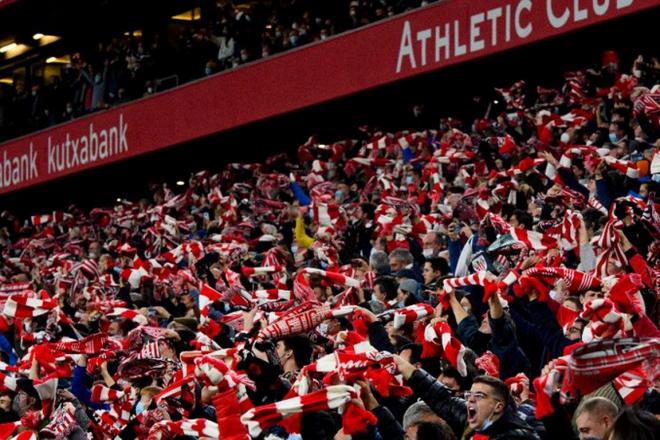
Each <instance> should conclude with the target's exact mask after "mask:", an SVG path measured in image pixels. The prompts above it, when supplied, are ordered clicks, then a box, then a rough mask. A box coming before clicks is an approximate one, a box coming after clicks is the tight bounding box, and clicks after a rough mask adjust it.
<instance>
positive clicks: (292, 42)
mask: <svg viewBox="0 0 660 440" xmlns="http://www.w3.org/2000/svg"><path fill="white" fill-rule="evenodd" d="M289 42H290V43H291V44H292V45H294V46H295V45H296V43H297V42H298V37H297V36H295V35H291V36H290V37H289Z"/></svg>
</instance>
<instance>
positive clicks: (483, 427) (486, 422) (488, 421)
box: [476, 410, 495, 432]
mask: <svg viewBox="0 0 660 440" xmlns="http://www.w3.org/2000/svg"><path fill="white" fill-rule="evenodd" d="M494 413H495V410H493V412H492V413H491V414H490V415H489V416H488V418H487V419H486V420H484V423H483V424H482V425H481V428H478V429H476V431H477V432H483V431H485V430H487V429H488V428H490V426H491V425H492V424H493V420H492V419H491V417H493V414H494Z"/></svg>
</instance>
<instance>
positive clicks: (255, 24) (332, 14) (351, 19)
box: [0, 0, 432, 140]
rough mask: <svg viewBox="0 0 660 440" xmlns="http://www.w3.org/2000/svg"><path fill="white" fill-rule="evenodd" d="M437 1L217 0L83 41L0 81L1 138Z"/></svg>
mask: <svg viewBox="0 0 660 440" xmlns="http://www.w3.org/2000/svg"><path fill="white" fill-rule="evenodd" d="M429 3H432V1H419V0H378V1H367V0H362V1H357V0H352V1H348V0H341V1H333V2H316V1H311V0H302V1H300V0H299V1H295V0H273V1H271V2H269V3H268V2H264V3H257V4H255V5H249V4H247V5H241V4H238V3H237V2H230V1H225V2H218V4H217V7H216V9H215V10H214V11H212V12H209V14H208V17H206V16H205V17H204V20H202V21H200V22H199V24H196V25H194V26H192V27H186V28H182V29H181V30H180V31H179V32H178V34H179V35H178V39H177V40H176V41H168V38H167V36H166V35H165V33H157V32H149V31H144V33H142V31H141V33H140V34H139V35H134V34H133V33H130V34H129V35H117V36H116V37H114V38H111V39H109V40H108V41H100V42H98V44H97V45H96V46H95V47H92V48H80V50H79V51H78V52H75V53H73V55H72V56H71V62H70V63H69V64H67V65H65V67H64V68H63V69H62V72H61V75H60V76H53V77H50V78H49V79H48V83H47V84H42V83H41V82H40V81H38V78H37V79H36V80H35V81H33V83H32V84H31V85H30V87H29V88H26V89H25V90H18V89H17V88H16V87H9V86H6V85H1V84H0V140H3V139H10V138H12V137H16V136H18V135H21V134H25V133H28V132H31V131H35V130H39V129H42V128H45V127H49V126H52V125H55V124H58V123H61V122H65V121H69V120H71V119H74V118H77V117H79V116H82V115H86V114H89V113H91V112H95V111H98V110H102V109H105V108H108V107H111V106H114V105H118V104H122V103H125V102H128V101H131V100H134V99H137V98H141V97H144V96H149V95H152V94H154V93H156V92H158V91H160V90H164V89H166V88H170V87H172V86H174V85H175V84H182V83H185V82H188V81H191V80H193V79H198V78H201V77H203V76H208V75H213V74H215V73H217V72H220V71H224V70H227V69H232V68H235V67H237V66H239V65H242V64H245V63H248V62H251V61H254V60H257V59H261V58H266V57H268V56H269V55H272V54H275V53H280V52H284V51H287V50H289V49H293V48H296V47H300V46H303V45H305V44H308V43H311V42H315V41H320V40H325V39H326V38H328V37H329V36H332V35H335V34H338V33H341V32H344V31H346V30H350V29H354V28H357V27H360V26H363V25H366V24H369V23H373V22H375V21H378V20H381V19H383V18H387V17H390V16H393V15H395V14H398V13H402V12H405V11H407V10H410V9H413V8H417V7H420V6H424V5H426V4H429Z"/></svg>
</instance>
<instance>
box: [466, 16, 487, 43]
mask: <svg viewBox="0 0 660 440" xmlns="http://www.w3.org/2000/svg"><path fill="white" fill-rule="evenodd" d="M485 19H486V16H485V14H484V13H483V12H481V13H479V14H476V15H473V16H471V17H470V52H477V51H479V50H483V48H484V40H482V39H480V38H479V37H480V35H481V31H480V29H479V24H480V23H483V22H484V20H485Z"/></svg>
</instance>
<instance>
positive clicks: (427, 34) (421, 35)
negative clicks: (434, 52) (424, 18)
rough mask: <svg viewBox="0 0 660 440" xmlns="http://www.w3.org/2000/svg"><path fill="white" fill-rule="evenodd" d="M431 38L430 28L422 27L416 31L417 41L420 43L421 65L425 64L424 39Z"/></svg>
mask: <svg viewBox="0 0 660 440" xmlns="http://www.w3.org/2000/svg"><path fill="white" fill-rule="evenodd" d="M429 38H431V29H424V30H423V31H419V32H417V41H419V42H420V43H421V46H422V47H421V51H422V66H426V40H428V39H429Z"/></svg>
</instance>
